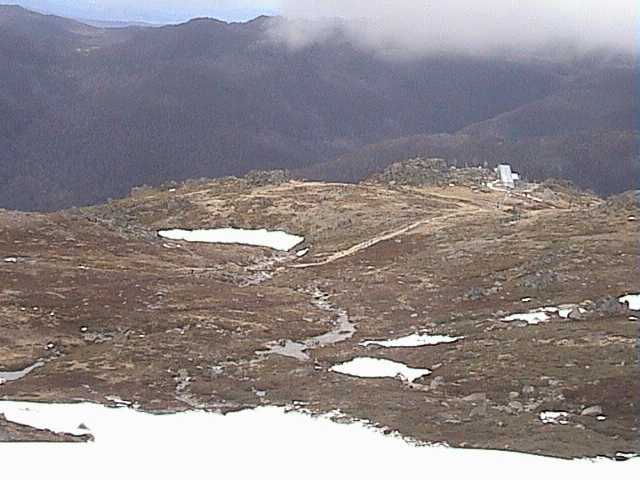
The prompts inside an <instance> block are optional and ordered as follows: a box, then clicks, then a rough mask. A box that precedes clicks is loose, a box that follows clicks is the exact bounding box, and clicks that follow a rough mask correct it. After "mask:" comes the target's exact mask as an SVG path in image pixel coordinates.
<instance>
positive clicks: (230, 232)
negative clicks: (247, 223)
mask: <svg viewBox="0 0 640 480" xmlns="http://www.w3.org/2000/svg"><path fill="white" fill-rule="evenodd" d="M158 235H159V236H160V237H162V238H166V239H168V240H177V241H185V242H196V243H224V244H237V245H249V246H253V247H267V248H272V249H274V250H279V251H282V252H288V251H289V250H291V249H292V248H294V247H295V246H297V245H299V244H301V243H302V242H304V237H299V236H297V235H291V234H289V233H286V232H282V231H269V230H243V229H238V228H217V229H211V230H179V229H175V230H160V231H159V232H158Z"/></svg>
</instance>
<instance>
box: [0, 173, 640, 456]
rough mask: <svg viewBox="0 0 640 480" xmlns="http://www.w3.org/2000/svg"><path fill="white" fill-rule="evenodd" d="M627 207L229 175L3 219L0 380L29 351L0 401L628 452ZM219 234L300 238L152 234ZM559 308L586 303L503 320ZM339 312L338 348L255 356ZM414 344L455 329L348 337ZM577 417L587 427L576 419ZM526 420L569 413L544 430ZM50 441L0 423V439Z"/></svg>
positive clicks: (632, 435)
mask: <svg viewBox="0 0 640 480" xmlns="http://www.w3.org/2000/svg"><path fill="white" fill-rule="evenodd" d="M636 213H637V212H636V208H635V205H633V204H631V205H624V204H615V203H609V204H608V203H605V202H603V201H602V200H601V199H599V198H596V197H592V196H590V195H588V194H584V193H578V192H574V191H566V190H563V189H561V188H555V189H554V188H553V187H551V186H547V187H545V188H539V189H537V190H536V191H535V192H534V193H531V194H530V195H526V196H525V195H524V194H522V195H513V196H511V197H509V198H507V197H505V194H504V193H503V192H500V191H496V190H490V189H478V188H477V187H476V186H473V185H457V186H450V187H446V186H441V187H436V186H420V185H417V186H399V185H395V186H390V185H385V184H382V183H363V184H359V185H346V184H324V183H313V182H293V181H291V182H287V183H282V184H276V185H266V186H252V185H250V184H249V183H248V182H246V181H244V180H239V179H226V180H220V181H215V182H209V183H196V182H193V183H187V184H185V185H183V186H180V187H178V188H177V190H175V191H171V190H170V189H168V188H165V189H154V190H146V191H140V192H137V193H136V194H134V195H133V196H131V197H129V198H126V199H123V200H119V201H115V202H111V203H109V204H107V205H103V206H100V207H94V208H88V209H80V210H70V211H64V212H60V213H54V214H48V215H40V214H24V213H17V212H8V211H0V371H15V370H20V369H22V368H24V367H26V366H28V365H31V364H33V363H34V362H36V361H37V360H43V361H45V365H44V366H43V367H41V368H38V369H36V370H34V371H33V372H32V373H30V374H29V375H27V376H26V377H24V378H22V379H20V380H17V381H13V382H7V383H5V384H4V385H0V398H3V399H14V400H18V399H19V400H33V401H49V402H51V401H53V402H57V401H76V400H89V401H95V402H101V403H105V404H111V403H112V402H113V398H114V397H119V398H122V399H125V400H127V401H131V402H135V403H137V404H138V405H139V407H140V408H142V409H144V410H148V411H156V412H166V411H178V410H185V409H192V408H206V409H210V410H214V411H222V412H228V411H232V410H237V409H243V408H248V407H253V406H257V405H293V406H296V407H299V408H306V409H310V410H312V411H318V412H322V411H330V410H334V409H339V410H341V411H342V412H344V413H346V414H349V415H350V416H352V417H354V418H361V419H368V420H370V421H371V422H374V423H376V424H380V425H383V426H385V427H387V428H388V429H390V430H397V431H399V432H401V433H402V434H404V435H406V436H407V437H411V438H413V439H416V440H419V441H425V442H447V443H449V444H450V445H452V446H463V447H469V448H497V449H508V450H517V451H524V452H532V453H541V454H545V455H553V456H560V457H577V456H596V455H609V456H612V455H614V454H615V453H616V452H618V451H625V452H634V451H635V452H637V451H638V443H637V439H638V430H637V429H638V424H637V418H638V406H639V402H638V396H639V392H640V389H639V388H638V387H639V386H638V359H637V356H636V346H637V337H638V335H637V334H638V331H637V325H638V323H637V321H632V320H630V317H633V316H634V312H631V311H629V310H627V309H626V308H624V307H623V306H622V305H620V304H619V303H618V302H617V297H619V296H620V295H623V294H626V293H634V292H638V291H640V286H639V285H638V281H637V279H638V270H637V266H638V263H637V262H638V256H637V239H638V230H637V223H636V222H633V221H629V219H628V218H629V216H630V215H635V214H636ZM227 226H234V227H242V228H269V229H282V230H286V231H288V232H290V233H295V234H300V235H304V236H305V237H306V239H307V240H306V245H304V246H301V247H300V248H304V247H309V248H310V253H309V254H308V255H307V256H305V257H303V258H298V257H296V255H295V253H294V252H291V253H288V254H284V253H277V252H273V251H271V250H268V249H263V248H252V247H243V246H229V245H226V246H223V245H202V244H185V243H182V242H171V241H166V240H163V239H160V238H158V236H157V235H156V232H157V230H158V229H162V228H214V227H227ZM8 257H11V258H15V262H13V261H12V262H5V261H3V258H8ZM318 292H320V293H318ZM314 295H316V296H317V295H325V297H323V298H325V301H326V302H327V303H326V305H329V306H328V307H327V306H326V305H325V307H326V308H319V303H318V299H317V298H315V297H314ZM523 298H531V301H530V302H528V303H523V302H522V299H523ZM567 303H570V304H580V305H581V306H582V307H583V309H584V313H582V314H579V315H578V314H576V315H575V316H574V318H571V319H562V318H560V317H559V316H556V317H554V316H552V317H551V319H550V321H549V322H547V323H543V324H540V325H535V326H534V325H523V324H522V322H514V323H505V322H502V321H500V319H501V318H503V317H505V316H506V315H509V314H512V313H517V312H525V311H528V310H530V309H534V308H536V307H542V306H554V305H555V306H557V305H560V304H567ZM337 312H344V313H345V314H346V315H348V317H349V321H351V322H353V323H354V325H355V327H356V331H355V333H354V334H353V336H350V337H349V338H347V339H341V340H340V341H338V342H336V343H330V342H329V343H327V344H326V345H321V346H319V347H317V348H316V347H311V348H309V349H307V350H306V352H305V353H306V355H307V356H308V358H302V359H301V358H292V357H287V356H283V355H278V354H272V355H265V354H260V353H257V352H261V351H264V350H265V349H268V348H269V346H270V345H274V344H277V343H278V342H279V343H280V344H284V343H286V341H293V342H305V341H306V340H308V339H310V338H312V337H318V336H320V335H322V334H324V333H326V332H328V331H330V330H331V329H332V328H333V325H334V323H335V322H336V320H337V318H336V317H337V315H338V313H337ZM416 332H429V333H432V334H448V335H453V336H464V337H465V338H464V339H463V340H461V341H459V342H456V343H452V344H446V345H438V346H429V347H422V348H395V349H384V348H379V347H362V346H360V345H359V343H360V342H362V341H364V340H370V339H387V338H396V337H399V336H403V335H407V334H411V333H416ZM357 356H370V357H380V358H388V359H391V360H395V361H400V362H403V363H406V364H408V365H409V366H412V367H421V368H428V369H431V370H433V373H432V374H431V375H429V376H426V377H423V378H421V379H419V380H417V381H416V382H415V383H407V382H403V381H401V380H399V379H364V378H355V377H349V376H345V375H341V374H337V373H334V372H331V371H330V370H329V369H330V367H331V366H333V365H335V364H336V363H339V362H343V361H347V360H350V359H352V358H354V357H357ZM591 406H600V407H601V408H602V411H603V416H605V417H606V420H602V419H601V420H598V419H597V418H595V417H591V416H583V415H581V412H582V411H583V409H584V408H586V407H591ZM545 410H563V411H567V412H569V413H571V414H573V415H572V417H571V418H570V422H569V424H568V425H545V424H543V423H542V422H541V421H540V420H539V418H538V417H539V414H540V412H542V411H545ZM34 435H35V437H34ZM51 437H52V436H51V434H48V433H41V435H40V436H38V434H37V433H35V434H34V432H33V431H31V430H30V429H23V428H19V427H17V426H15V425H11V424H8V423H7V422H4V421H3V420H2V419H0V441H6V440H16V439H21V440H29V439H34V438H36V439H41V440H45V441H49V440H51V439H52V438H51Z"/></svg>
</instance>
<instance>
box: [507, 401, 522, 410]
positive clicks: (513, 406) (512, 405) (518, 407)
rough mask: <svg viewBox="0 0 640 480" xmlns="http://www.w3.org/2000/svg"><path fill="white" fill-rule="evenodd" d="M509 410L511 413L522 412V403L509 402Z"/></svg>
mask: <svg viewBox="0 0 640 480" xmlns="http://www.w3.org/2000/svg"><path fill="white" fill-rule="evenodd" d="M509 408H510V409H511V410H512V411H513V412H521V411H522V410H524V406H523V405H522V403H520V402H517V401H513V402H509Z"/></svg>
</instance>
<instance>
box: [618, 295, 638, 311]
mask: <svg viewBox="0 0 640 480" xmlns="http://www.w3.org/2000/svg"><path fill="white" fill-rule="evenodd" d="M620 303H626V304H627V305H628V306H629V310H640V294H634V295H625V296H624V297H620Z"/></svg>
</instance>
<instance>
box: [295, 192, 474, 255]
mask: <svg viewBox="0 0 640 480" xmlns="http://www.w3.org/2000/svg"><path fill="white" fill-rule="evenodd" d="M482 210H483V209H482V208H480V207H477V206H476V207H475V208H471V207H469V206H468V205H464V206H461V208H460V209H459V210H456V211H455V212H454V213H450V214H448V215H443V216H440V217H431V218H428V219H423V220H419V221H417V222H414V223H412V224H410V225H406V226H404V227H402V228H400V229H398V230H394V231H391V232H387V233H383V234H380V235H378V236H375V237H373V238H370V239H369V240H365V241H363V242H360V243H357V244H355V245H353V246H352V247H349V248H347V249H345V250H340V251H338V252H335V253H332V254H331V255H329V256H328V257H327V258H325V259H324V260H321V261H319V262H312V263H299V264H296V265H291V268H313V267H321V266H323V265H329V264H331V263H334V262H337V261H338V260H341V259H343V258H346V257H350V256H352V255H355V254H357V253H359V252H362V251H363V250H367V249H369V248H371V247H373V246H375V245H378V244H379V243H381V242H385V241H387V240H392V239H394V238H396V237H399V236H401V235H404V234H405V233H408V232H410V231H412V230H415V229H416V228H419V227H422V226H424V225H429V224H432V223H438V222H442V221H445V220H447V219H449V218H453V217H460V216H462V215H464V214H469V213H476V212H480V211H482Z"/></svg>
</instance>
